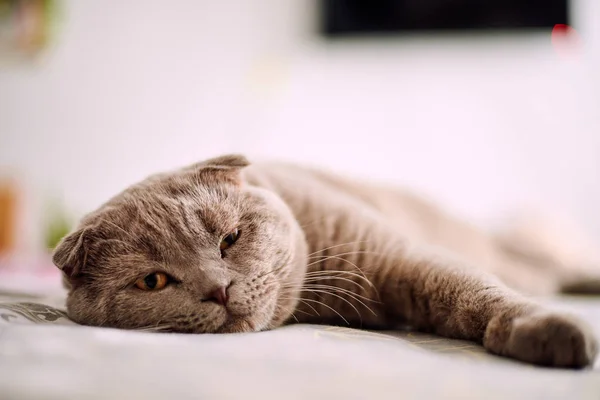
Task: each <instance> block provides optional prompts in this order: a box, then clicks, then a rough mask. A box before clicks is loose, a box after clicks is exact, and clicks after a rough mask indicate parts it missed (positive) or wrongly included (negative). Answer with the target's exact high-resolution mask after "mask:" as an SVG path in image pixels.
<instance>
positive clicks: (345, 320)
mask: <svg viewBox="0 0 600 400" xmlns="http://www.w3.org/2000/svg"><path fill="white" fill-rule="evenodd" d="M287 300H302V301H303V302H304V301H310V302H313V303H317V304H320V305H322V306H323V307H327V308H329V309H330V310H331V311H333V312H334V313H336V314H337V315H338V316H339V317H340V318H341V319H342V320H343V321H344V322H345V323H346V325H350V322H348V320H347V319H346V318H344V316H343V315H342V314H340V313H339V312H337V311H336V310H335V309H333V308H332V307H330V306H328V305H327V304H325V303H323V302H322V301H319V300H314V299H293V298H287ZM319 316H321V315H319Z"/></svg>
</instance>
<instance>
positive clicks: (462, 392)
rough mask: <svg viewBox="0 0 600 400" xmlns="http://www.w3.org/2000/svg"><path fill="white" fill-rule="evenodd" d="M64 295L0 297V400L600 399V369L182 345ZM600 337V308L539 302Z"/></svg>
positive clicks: (407, 335) (359, 338)
mask: <svg viewBox="0 0 600 400" xmlns="http://www.w3.org/2000/svg"><path fill="white" fill-rule="evenodd" d="M64 299H65V293H64V292H62V291H56V292H54V293H52V294H47V293H46V294H40V293H33V292H28V291H23V290H21V291H15V290H10V291H8V290H0V398H2V399H5V400H8V399H20V400H21V399H108V398H110V399H116V398H119V399H158V398H169V399H174V398H197V399H231V398H239V399H261V400H266V399H282V398H285V399H309V398H310V399H319V398H327V399H332V398H343V399H371V398H374V399H387V398H390V399H392V398H393V399H436V398H443V399H458V398H460V399H469V398H478V399H483V398H485V399H507V398H510V399H528V400H531V399H590V400H592V399H593V400H598V399H600V365H599V363H596V366H595V367H594V368H591V369H587V370H582V371H570V370H553V369H547V368H539V367H534V366H530V365H525V364H522V363H519V362H515V361H511V360H507V359H503V358H499V357H495V356H493V355H490V354H487V353H486V352H485V351H484V350H483V349H482V348H481V347H480V346H478V345H476V344H473V343H470V342H464V341H459V340H449V339H444V338H440V337H436V336H432V335H426V334H421V333H417V332H409V331H406V332H368V331H360V330H353V329H348V328H344V327H328V326H311V325H292V326H288V327H284V328H281V329H277V330H274V331H270V332H262V333H251V334H228V335H185V334H165V333H152V332H133V331H121V330H114V329H106V328H92V327H85V326H79V325H76V324H74V323H73V322H71V321H70V320H69V319H68V318H67V316H66V314H65V311H64ZM544 301H547V302H550V303H553V305H554V306H556V307H558V308H562V309H565V310H568V311H572V312H574V313H576V314H579V315H580V316H582V317H583V318H585V319H586V320H587V321H588V322H590V323H591V324H592V325H593V326H594V329H595V330H596V332H597V333H598V334H600V298H576V297H571V298H569V297H565V298H557V299H547V300H544Z"/></svg>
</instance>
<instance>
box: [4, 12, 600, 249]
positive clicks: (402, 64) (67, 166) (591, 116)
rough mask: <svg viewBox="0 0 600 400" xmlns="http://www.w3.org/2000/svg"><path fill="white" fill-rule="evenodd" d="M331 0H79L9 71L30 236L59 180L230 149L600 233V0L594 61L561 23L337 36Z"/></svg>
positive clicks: (9, 116)
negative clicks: (559, 29)
mask: <svg viewBox="0 0 600 400" xmlns="http://www.w3.org/2000/svg"><path fill="white" fill-rule="evenodd" d="M313 3H314V2H299V1H293V0H253V1H233V0H221V1H218V2H217V1H177V2H165V1H160V0H157V1H154V0H152V1H148V0H135V1H134V0H129V1H120V2H118V1H103V2H98V1H92V0H79V1H67V2H65V6H64V11H65V19H64V24H63V27H62V30H61V32H60V36H59V38H58V40H57V41H56V43H55V46H54V48H52V49H51V51H50V52H49V53H48V54H47V55H46V57H45V58H44V59H43V60H41V61H40V63H38V64H37V65H32V66H25V67H21V68H15V67H4V68H2V69H0V167H3V168H4V170H7V169H8V170H11V171H14V172H16V173H17V174H18V176H20V177H22V178H23V180H24V182H26V186H27V189H28V193H29V198H28V202H27V208H26V210H25V213H24V214H25V215H26V220H25V223H24V228H25V230H26V232H28V233H29V234H30V236H29V237H30V238H33V237H35V226H37V225H36V221H37V219H38V218H39V217H40V214H41V210H42V208H41V201H42V199H43V196H45V195H46V194H49V193H51V192H54V193H55V194H59V195H61V196H63V197H64V199H65V200H66V201H67V202H68V204H69V205H70V206H72V207H74V208H75V209H76V210H77V211H78V212H84V211H88V210H90V209H92V208H94V207H96V206H97V205H98V204H99V203H101V202H102V201H104V200H105V199H107V198H108V197H109V196H111V195H113V194H114V193H115V192H116V191H118V190H120V189H121V188H123V187H125V186H126V185H128V184H129V183H131V182H133V181H135V180H138V179H140V178H142V177H144V176H145V175H147V174H149V173H151V172H155V171H157V170H161V169H165V168H173V167H176V166H179V165H183V164H186V163H188V162H192V161H195V160H198V159H202V158H205V157H208V156H212V155H215V154H219V153H222V152H227V151H240V152H246V153H249V154H250V155H253V156H258V157H277V158H293V159H297V160H300V161H305V162H314V163H319V164H323V165H327V166H331V167H335V168H337V169H340V170H342V171H347V172H349V173H354V174H359V175H364V176H372V177H376V178H378V179H381V180H388V181H394V182H398V183H400V184H407V185H411V186H414V187H416V188H417V189H419V190H420V191H422V192H425V193H429V194H431V195H433V196H435V197H437V198H438V199H439V200H440V201H442V202H444V203H445V204H447V205H448V207H449V208H451V209H453V210H454V211H455V212H458V213H462V214H464V215H466V216H469V217H471V218H473V219H474V220H477V221H482V222H493V221H495V220H496V218H498V216H500V215H502V214H503V212H505V211H506V210H508V209H511V208H513V207H515V206H518V205H521V204H524V203H525V204H533V205H544V206H546V207H549V208H551V209H558V210H561V211H564V212H566V213H569V214H571V215H573V216H574V217H575V219H576V220H578V221H579V222H581V223H583V224H584V225H585V226H586V227H587V228H588V230H590V231H591V232H593V233H594V234H595V235H597V236H598V237H600V213H599V212H597V205H598V204H600V188H599V180H598V179H597V178H596V173H597V171H599V170H600V168H599V167H600V157H599V156H600V4H599V3H598V2H596V1H594V0H578V1H577V0H574V1H573V3H574V6H575V7H574V9H575V17H576V21H575V23H576V24H577V28H578V30H579V33H580V34H581V35H582V36H583V38H584V47H583V49H582V53H581V55H580V57H579V60H578V61H577V60H563V59H560V58H559V57H557V56H556V54H555V52H554V51H553V50H552V47H551V45H550V38H549V35H544V34H535V35H529V36H519V35H505V36H496V37H469V36H463V37H455V38H453V39H452V38H451V39H441V40H438V39H437V38H435V37H421V38H404V39H386V40H383V41H379V42H378V41H368V40H359V41H341V42H335V43H325V42H323V41H321V40H319V39H318V37H317V36H316V35H315V34H314V33H312V29H313V26H312V24H313V22H312V19H311V18H312V15H311V13H312V11H313V10H312V9H311V7H308V4H313ZM175 4H176V5H175ZM26 241H27V240H26Z"/></svg>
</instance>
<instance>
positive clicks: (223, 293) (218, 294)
mask: <svg viewBox="0 0 600 400" xmlns="http://www.w3.org/2000/svg"><path fill="white" fill-rule="evenodd" d="M209 300H212V301H214V302H216V303H218V304H220V305H222V306H226V305H227V301H228V300H229V296H228V295H227V287H225V286H221V287H219V288H217V289H215V290H214V291H213V292H212V293H211V294H210V296H209Z"/></svg>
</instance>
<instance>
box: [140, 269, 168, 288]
mask: <svg viewBox="0 0 600 400" xmlns="http://www.w3.org/2000/svg"><path fill="white" fill-rule="evenodd" d="M167 283H169V277H168V276H167V274H165V273H163V272H154V273H152V274H150V275H146V276H145V277H144V278H140V279H138V280H137V281H135V286H137V288H138V289H142V290H160V289H162V288H164V287H165V286H167Z"/></svg>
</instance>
